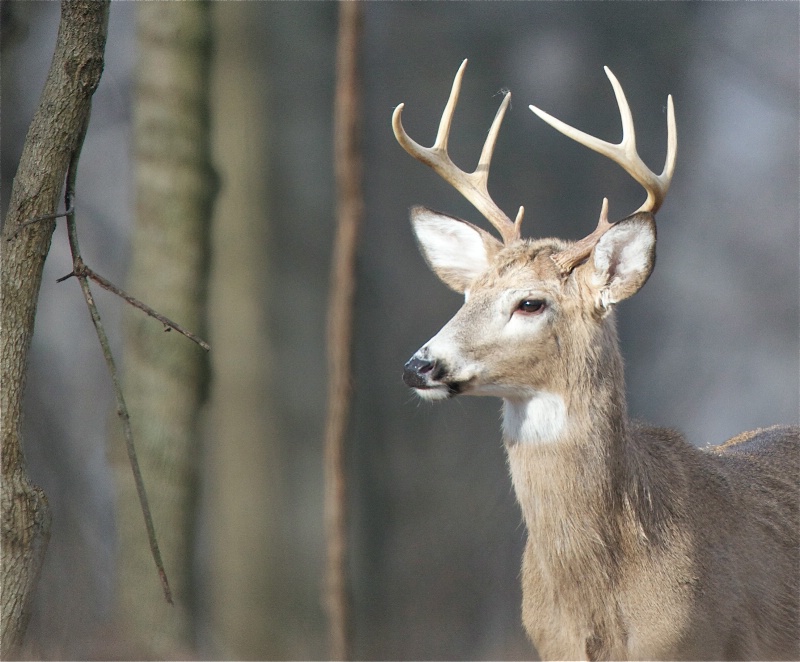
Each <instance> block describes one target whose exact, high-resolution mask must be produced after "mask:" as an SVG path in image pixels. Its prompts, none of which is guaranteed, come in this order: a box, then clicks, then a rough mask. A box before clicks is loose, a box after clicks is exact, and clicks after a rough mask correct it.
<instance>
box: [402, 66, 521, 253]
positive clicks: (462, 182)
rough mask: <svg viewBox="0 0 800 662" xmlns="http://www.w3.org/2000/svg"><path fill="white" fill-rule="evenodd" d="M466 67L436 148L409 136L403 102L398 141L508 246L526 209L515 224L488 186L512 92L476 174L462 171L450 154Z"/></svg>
mask: <svg viewBox="0 0 800 662" xmlns="http://www.w3.org/2000/svg"><path fill="white" fill-rule="evenodd" d="M466 66H467V61H466V60H464V61H463V62H462V63H461V66H460V67H459V69H458V73H456V77H455V80H454V81H453V87H452V89H451V91H450V98H449V99H448V100H447V105H446V106H445V108H444V112H443V113H442V119H441V121H440V122H439V131H438V133H437V134H436V142H434V143H433V146H432V147H423V146H422V145H420V144H419V143H417V142H416V141H414V140H413V139H412V138H411V137H410V136H409V135H408V134H407V133H406V131H405V129H404V128H403V122H402V119H401V115H402V113H403V107H404V104H402V103H401V104H400V105H399V106H397V108H395V110H394V114H393V115H392V128H393V129H394V135H395V138H397V142H399V143H400V145H401V146H402V147H403V149H405V150H406V151H407V152H408V153H409V154H411V156H413V157H414V158H415V159H417V160H418V161H421V162H422V163H424V164H425V165H428V166H430V167H431V168H432V169H433V171H434V172H435V173H436V174H438V175H439V176H440V177H441V178H442V179H444V180H445V181H446V182H447V183H448V184H450V185H451V186H453V188H455V189H456V191H458V192H459V193H461V195H463V196H464V197H465V198H466V199H467V200H469V201H470V202H471V203H472V204H473V205H474V206H475V208H476V209H477V210H478V211H479V212H480V213H481V214H483V216H484V217H485V218H486V220H487V221H489V222H490V223H491V224H492V225H493V226H494V227H495V228H496V229H497V231H498V232H499V233H500V236H501V237H502V238H503V241H504V242H505V243H506V244H508V243H511V242H512V241H514V240H516V239H519V237H520V224H521V223H522V216H523V214H524V209H523V208H522V207H520V208H519V212H518V213H517V218H516V220H515V221H512V220H511V219H510V218H509V217H508V216H507V215H506V214H505V212H504V211H503V210H502V209H500V207H498V206H497V204H496V203H495V202H494V200H492V197H491V196H490V195H489V190H488V184H489V167H490V165H491V162H492V154H493V152H494V147H495V144H496V143H497V135H498V133H499V132H500V125H501V124H502V122H503V116H504V115H505V114H506V109H507V108H508V104H509V102H510V101H511V92H507V93H506V95H505V98H504V99H503V102H502V103H501V104H500V108H499V109H498V111H497V114H496V115H495V117H494V121H493V122H492V126H491V128H490V129H489V135H488V136H486V142H485V143H484V145H483V150H481V156H480V159H479V160H478V166H477V167H476V168H475V170H474V171H473V172H466V171H464V170H461V169H460V168H459V167H458V166H456V164H455V163H453V160H452V159H451V158H450V155H449V154H448V152H447V141H448V138H449V136H450V125H451V124H452V121H453V114H454V113H455V110H456V105H457V104H458V95H459V93H460V92H461V80H462V78H463V77H464V70H465V69H466Z"/></svg>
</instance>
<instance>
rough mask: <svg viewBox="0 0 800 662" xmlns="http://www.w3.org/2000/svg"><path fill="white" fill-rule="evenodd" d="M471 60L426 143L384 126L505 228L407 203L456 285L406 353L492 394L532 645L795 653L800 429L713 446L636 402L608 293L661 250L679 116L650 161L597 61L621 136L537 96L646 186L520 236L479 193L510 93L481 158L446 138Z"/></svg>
mask: <svg viewBox="0 0 800 662" xmlns="http://www.w3.org/2000/svg"><path fill="white" fill-rule="evenodd" d="M466 64H467V61H466V60H464V62H463V63H462V64H461V67H460V68H459V70H458V73H457V75H456V77H455V80H454V82H453V86H452V89H451V93H450V97H449V100H448V102H447V104H446V106H445V109H444V112H443V114H442V118H441V121H440V124H439V130H438V133H437V136H436V140H435V143H434V144H433V146H432V147H423V146H421V145H420V144H418V143H417V142H415V141H414V140H413V139H412V138H410V137H409V136H408V134H407V133H406V131H405V129H404V128H403V123H402V112H403V107H404V106H403V104H400V105H399V106H397V108H396V109H395V110H394V114H393V116H392V126H393V130H394V135H395V137H396V139H397V141H398V142H399V143H400V145H401V146H402V147H403V148H404V149H405V150H406V151H407V152H408V153H409V154H410V155H411V156H413V157H414V158H415V159H417V160H418V161H420V162H422V163H424V164H426V165H428V166H429V167H431V168H432V169H433V170H434V172H435V173H436V174H438V175H439V176H440V177H441V178H443V179H444V180H445V181H446V182H447V183H449V184H450V185H451V186H453V187H454V188H455V189H456V191H458V192H459V193H460V194H461V195H462V196H463V197H465V198H466V199H467V200H468V201H469V202H470V203H471V204H472V205H473V206H474V207H475V208H476V209H477V210H478V212H480V214H481V215H482V216H483V217H484V218H485V219H486V220H487V221H488V222H489V223H490V224H491V225H492V226H493V227H494V228H495V229H496V230H497V231H498V232H499V234H500V237H501V240H498V239H496V238H495V236H494V235H492V234H491V233H490V232H488V231H486V230H484V229H482V228H480V227H478V226H476V225H473V224H472V223H469V222H467V221H464V220H461V219H458V218H454V217H452V216H449V215H446V214H443V213H440V212H437V211H433V210H431V209H428V208H425V207H421V206H416V207H413V208H412V209H411V212H410V215H411V224H412V228H413V233H414V235H415V237H416V240H417V243H418V245H419V249H420V251H421V253H422V256H423V258H424V260H425V261H426V262H427V264H428V266H429V267H430V268H431V269H432V271H433V272H434V273H435V275H436V276H438V278H439V279H440V280H441V281H442V282H443V283H444V284H445V285H447V286H448V287H450V288H451V289H453V290H455V291H456V292H458V293H459V294H463V296H464V303H463V305H462V306H461V308H460V309H459V310H458V311H457V312H456V313H455V315H454V316H453V317H452V319H451V320H450V321H449V322H447V323H446V324H445V325H444V327H443V328H442V329H441V330H440V331H439V332H438V333H437V334H436V335H434V337H433V338H431V339H430V340H429V341H428V342H427V343H425V344H424V345H423V346H422V347H421V348H420V349H419V350H418V351H417V352H416V353H415V354H414V355H413V356H412V357H411V359H410V360H409V361H408V362H407V363H406V364H405V366H404V371H403V380H404V382H405V383H406V385H407V386H409V387H411V388H412V389H414V391H416V393H417V394H418V395H419V396H420V397H421V398H423V399H426V400H438V399H445V398H452V397H455V396H457V395H473V396H493V397H499V398H501V399H502V437H503V443H504V446H505V451H506V454H507V461H508V468H509V472H510V476H511V483H512V485H513V488H514V492H515V494H516V499H517V502H518V504H519V507H520V510H521V514H522V519H523V521H524V524H525V529H526V543H525V549H524V553H523V559H522V571H521V582H522V595H523V599H522V623H523V626H524V628H525V630H526V632H527V635H528V637H529V639H530V640H531V642H532V644H533V645H534V647H535V648H536V650H537V651H538V653H539V655H540V656H541V658H542V659H566V660H581V659H583V660H634V659H636V660H656V659H671V660H678V659H682V660H722V659H727V660H760V659H770V660H778V659H792V660H798V659H800V629H799V628H798V623H799V621H800V617H799V616H798V597H799V596H800V585H798V575H799V574H800V559H799V557H798V549H799V548H800V536H799V535H798V529H799V527H798V524H800V519H799V517H798V515H799V513H798V505H800V491H799V490H798V476H800V427H799V426H797V425H785V426H773V427H768V428H764V429H758V430H753V431H750V432H744V433H742V434H739V435H738V436H736V437H734V438H732V439H730V440H729V441H727V442H725V443H723V444H721V445H718V446H708V447H702V448H701V447H698V446H695V445H693V444H691V443H690V442H688V441H687V440H686V439H685V438H684V437H683V436H682V435H681V434H680V433H679V432H676V431H674V430H671V429H661V428H654V427H650V426H647V425H645V424H643V423H640V422H637V421H636V420H634V419H632V418H629V416H628V412H627V406H626V397H625V382H624V373H623V362H622V356H621V353H620V349H619V342H618V337H617V332H616V328H615V321H614V320H615V307H616V305H617V304H618V303H620V302H621V301H624V300H625V299H627V298H629V297H631V296H632V295H633V294H635V293H636V292H638V291H639V289H641V287H642V286H643V285H644V284H645V282H646V281H647V279H648V277H649V276H650V273H651V272H652V270H653V266H654V263H655V244H656V224H655V214H656V212H657V211H658V209H659V208H660V207H661V205H662V203H663V201H664V197H665V195H666V193H667V190H668V189H669V186H670V182H671V180H672V176H673V172H674V168H675V160H676V154H677V130H676V122H675V111H674V105H673V101H672V97H671V96H669V97H668V103H667V133H668V136H667V155H666V162H665V166H664V169H663V172H662V173H661V174H660V175H656V174H655V173H654V172H653V171H651V170H650V169H649V168H648V167H647V166H646V165H645V163H644V162H643V161H642V159H641V158H640V156H639V155H638V152H637V148H636V137H635V131H634V123H633V117H632V113H631V110H630V107H629V105H628V102H627V100H626V97H625V94H624V92H623V89H622V87H621V86H620V83H619V81H618V80H617V78H616V77H615V76H614V75H613V74H612V73H611V71H610V70H609V69H608V68H605V72H606V75H607V77H608V79H609V80H610V82H611V85H612V87H613V91H614V94H615V96H616V100H617V105H618V107H619V113H620V116H621V119H622V127H623V135H622V140H621V142H620V143H618V144H614V143H609V142H605V141H603V140H600V139H599V138H596V137H593V136H591V135H589V134H586V133H584V132H582V131H579V130H578V129H575V128H573V127H571V126H569V125H567V124H565V123H564V122H562V121H560V120H558V119H556V118H554V117H553V116H551V115H549V114H548V113H546V112H544V111H542V110H540V109H539V108H537V107H536V106H530V109H531V110H532V111H533V112H534V113H535V114H536V115H538V116H539V117H540V118H542V119H543V120H544V121H546V122H547V123H548V124H550V125H551V126H552V127H553V128H555V129H557V130H558V131H560V132H561V133H563V134H564V135H566V136H567V137H568V138H570V139H572V140H574V141H577V142H578V143H580V144H582V145H584V146H586V147H588V148H589V149H591V150H594V151H596V152H598V153H600V154H602V155H604V156H606V157H608V158H609V159H611V160H612V161H613V162H615V163H616V164H618V165H619V166H621V167H622V168H623V169H624V170H625V171H626V172H627V173H628V174H629V175H630V176H631V177H632V178H633V179H634V180H635V181H636V182H637V183H639V184H640V185H641V186H642V187H644V189H645V191H646V193H647V199H646V200H645V202H644V204H642V206H641V207H640V208H639V209H637V210H636V211H635V212H634V213H633V214H631V215H629V216H627V217H625V218H622V219H621V220H618V221H616V222H610V221H609V220H608V200H607V199H604V200H603V204H602V206H601V213H600V219H599V221H598V223H597V227H596V229H595V230H594V231H593V232H591V234H589V235H587V236H586V237H584V238H583V239H581V240H579V241H568V240H562V239H557V238H546V239H523V238H522V237H521V232H520V226H521V221H522V217H523V214H524V208H523V207H520V209H519V212H518V213H517V215H516V217H515V220H513V221H512V220H511V218H510V217H509V216H507V215H506V214H505V213H504V212H503V211H502V210H501V209H500V207H499V206H498V205H497V204H496V203H495V202H494V201H493V200H492V198H491V196H490V195H489V192H488V177H489V166H490V164H491V159H492V155H493V152H494V147H495V143H496V140H497V136H498V132H499V129H500V125H501V123H502V121H503V117H504V114H505V112H506V109H507V107H508V105H509V101H510V98H511V95H510V92H509V93H507V94H506V95H505V98H504V99H503V101H502V103H501V105H500V108H499V110H498V111H497V114H496V116H495V118H494V121H493V122H492V125H491V128H490V130H489V134H488V136H487V138H486V141H485V144H484V146H483V150H482V152H481V155H480V158H479V161H478V165H477V168H476V169H475V171H474V172H471V173H470V172H466V171H464V170H461V169H460V168H458V166H456V165H455V164H454V162H453V161H452V159H451V158H450V156H449V154H448V145H447V143H448V136H449V132H450V126H451V122H452V118H453V114H454V112H455V108H456V105H457V102H458V97H459V93H460V89H461V81H462V77H463V75H464V70H465V67H466Z"/></svg>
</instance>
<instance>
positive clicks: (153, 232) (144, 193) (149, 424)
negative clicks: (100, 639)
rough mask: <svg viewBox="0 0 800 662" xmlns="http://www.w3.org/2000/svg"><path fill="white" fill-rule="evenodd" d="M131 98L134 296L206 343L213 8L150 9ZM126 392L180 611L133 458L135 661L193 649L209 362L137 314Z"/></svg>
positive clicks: (121, 494) (126, 549)
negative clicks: (153, 547)
mask: <svg viewBox="0 0 800 662" xmlns="http://www.w3.org/2000/svg"><path fill="white" fill-rule="evenodd" d="M136 11H137V38H138V44H139V52H138V61H137V73H136V76H137V81H136V90H135V95H134V114H133V117H134V127H133V132H134V152H135V154H134V156H135V183H136V220H135V228H134V233H133V257H132V264H131V272H130V274H129V279H128V287H127V289H128V291H129V292H131V293H132V294H135V295H136V296H137V298H141V299H143V300H144V301H146V302H147V303H148V304H149V305H151V306H152V307H153V308H155V309H156V310H158V311H159V312H160V313H163V314H164V315H166V316H167V317H170V318H171V319H173V320H175V321H177V322H178V323H180V324H181V325H183V326H185V327H187V328H189V329H192V330H193V331H195V332H197V333H199V334H200V335H204V326H205V306H206V290H207V270H208V237H209V223H210V218H211V211H212V204H213V198H214V192H215V188H216V184H215V181H216V179H215V175H214V172H213V170H212V167H211V164H210V146H209V112H208V103H207V90H208V76H209V65H210V55H211V33H210V17H209V5H208V3H205V2H196V3H193V2H190V3H168V2H163V3H162V2H154V3H141V4H139V5H137V7H136ZM126 315H127V316H126V320H125V325H126V337H125V344H124V364H125V377H124V381H123V388H124V392H125V397H126V401H127V403H128V408H129V411H130V415H131V422H132V426H133V432H134V440H135V444H136V448H137V453H138V456H139V461H140V465H141V470H142V476H143V478H144V483H145V486H146V488H147V491H148V495H149V500H150V505H151V508H152V513H153V523H154V526H155V531H156V535H157V536H158V541H159V545H160V547H161V552H162V556H163V559H164V565H165V568H166V572H167V575H168V577H169V580H170V584H171V586H172V592H173V598H174V601H175V604H174V607H172V606H170V605H168V604H167V603H166V602H165V601H164V598H163V596H162V594H161V587H160V586H159V582H158V576H157V574H156V572H155V570H154V568H153V562H152V558H151V555H150V551H149V549H148V546H147V539H146V537H145V535H144V527H143V525H142V515H141V512H140V509H139V503H138V500H137V497H136V492H135V486H134V484H133V481H132V479H131V476H130V469H129V467H128V465H127V461H126V459H125V458H124V457H123V456H122V453H120V452H119V447H120V446H121V444H117V443H113V445H112V457H113V460H114V465H115V473H116V476H117V486H118V504H117V515H118V519H117V521H118V533H119V565H118V567H119V591H118V613H117V616H118V622H119V623H120V624H121V626H122V627H123V632H122V636H123V640H125V641H127V642H128V646H129V650H132V651H135V653H136V654H138V655H145V656H155V657H157V658H159V659H169V658H171V657H175V656H182V655H186V654H190V653H191V651H192V649H193V648H194V632H193V623H194V618H193V596H192V581H191V578H192V566H193V563H194V562H193V555H194V521H195V509H196V497H197V471H198V466H199V454H200V450H201V443H200V433H199V419H200V414H201V408H202V406H203V403H204V400H205V393H206V381H207V361H208V357H207V354H206V353H205V352H204V351H203V350H202V349H200V348H199V347H197V346H196V345H195V344H194V343H191V342H188V341H187V340H186V338H183V337H181V336H180V335H178V334H176V333H170V334H165V333H164V327H162V326H161V325H160V324H158V323H157V322H155V321H154V320H152V319H150V318H149V317H147V316H145V315H143V314H142V313H141V312H140V311H138V310H129V311H127V313H126Z"/></svg>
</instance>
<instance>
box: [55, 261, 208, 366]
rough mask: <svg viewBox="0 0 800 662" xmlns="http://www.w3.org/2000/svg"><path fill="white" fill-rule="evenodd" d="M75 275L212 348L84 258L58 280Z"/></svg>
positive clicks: (201, 344)
mask: <svg viewBox="0 0 800 662" xmlns="http://www.w3.org/2000/svg"><path fill="white" fill-rule="evenodd" d="M73 277H75V278H89V279H91V280H93V281H94V282H95V283H97V284H98V285H99V286H100V287H102V288H103V289H104V290H108V291H109V292H112V293H113V294H116V295H117V296H118V297H120V298H121V299H124V300H125V301H127V302H128V303H129V304H130V305H131V306H133V307H134V308H138V309H139V310H142V311H144V312H145V313H147V314H148V315H149V316H150V317H153V318H155V319H157V320H158V321H159V322H161V323H162V324H163V325H164V326H166V327H167V329H166V331H169V330H170V329H175V331H177V332H178V333H180V334H181V335H183V336H185V337H186V338H188V339H189V340H191V341H192V342H194V343H197V344H198V345H200V347H202V348H203V349H204V350H206V351H210V350H211V345H209V344H208V343H207V342H206V341H205V340H203V339H202V338H199V337H198V336H196V335H195V334H194V333H192V332H191V331H189V330H188V329H185V328H184V327H182V326H181V325H180V324H178V323H176V322H173V321H172V320H171V319H169V318H168V317H165V316H164V315H162V314H161V313H159V312H157V311H155V310H153V309H152V308H151V307H150V306H148V305H147V304H146V303H143V302H141V301H139V299H137V298H135V297H132V296H131V295H130V294H128V293H127V292H126V291H125V290H123V289H122V288H120V287H117V286H116V285H114V283H112V282H110V281H108V280H106V279H105V278H103V277H102V276H101V275H100V274H98V273H97V272H96V271H94V270H92V269H91V268H90V267H89V266H87V265H86V264H85V263H84V262H83V261H82V260H81V262H80V264H76V265H74V268H73V270H72V271H71V272H70V273H68V274H67V275H66V276H62V277H61V278H59V279H57V280H56V282H57V283H60V282H62V281H65V280H67V279H68V278H73Z"/></svg>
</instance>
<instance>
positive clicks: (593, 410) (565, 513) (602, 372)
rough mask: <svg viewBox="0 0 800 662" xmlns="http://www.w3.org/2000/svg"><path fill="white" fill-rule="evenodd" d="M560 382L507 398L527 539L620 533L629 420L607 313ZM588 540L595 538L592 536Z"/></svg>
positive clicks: (566, 545)
mask: <svg viewBox="0 0 800 662" xmlns="http://www.w3.org/2000/svg"><path fill="white" fill-rule="evenodd" d="M575 355H576V356H577V357H578V359H577V360H575V361H573V362H572V364H571V365H569V366H568V370H567V374H565V376H564V377H563V379H562V384H561V385H560V388H555V389H553V390H552V391H548V390H537V391H532V392H531V393H530V394H526V395H524V396H521V397H519V398H506V399H505V400H504V405H503V435H504V440H505V444H506V447H507V451H508V459H509V468H510V471H511V477H512V481H513V483H514V489H515V492H516V494H517V499H518V501H519V503H520V507H521V509H522V513H523V516H524V518H525V522H526V525H527V528H528V530H529V538H530V539H536V540H541V541H550V542H554V543H555V546H554V548H558V549H560V550H561V552H562V553H563V552H564V550H566V549H571V548H574V549H576V550H578V549H585V544H586V540H580V538H581V537H582V536H583V537H584V538H586V539H587V540H593V541H595V542H596V541H598V540H602V541H604V542H605V543H606V544H608V543H611V542H612V541H611V540H609V538H615V537H617V536H618V535H619V533H620V530H619V524H620V520H621V515H623V514H624V513H623V511H624V510H625V508H626V505H625V504H626V500H625V496H624V490H625V487H626V486H628V485H630V484H631V481H630V476H631V471H630V470H629V467H628V464H627V462H628V457H629V453H628V449H629V446H630V441H629V438H628V422H627V413H626V404H625V386H624V378H623V374H622V359H621V356H620V354H619V351H618V349H617V343H616V335H615V332H614V326H613V320H608V324H607V325H606V328H605V329H604V330H603V331H602V332H601V333H600V334H599V335H598V337H597V339H596V341H595V342H594V343H592V344H591V345H590V347H589V351H586V350H585V348H584V349H583V350H582V351H580V352H576V353H575ZM592 544H594V543H592Z"/></svg>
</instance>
